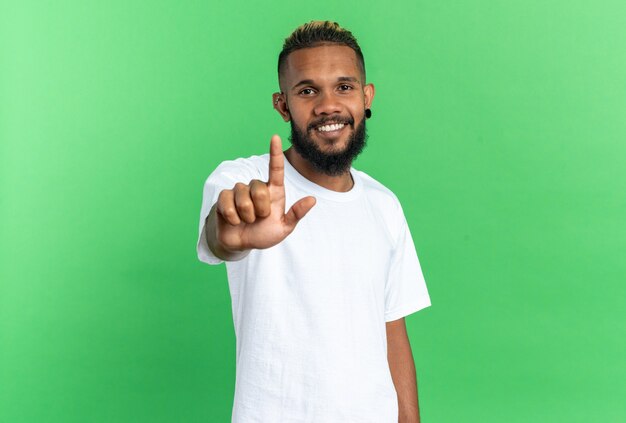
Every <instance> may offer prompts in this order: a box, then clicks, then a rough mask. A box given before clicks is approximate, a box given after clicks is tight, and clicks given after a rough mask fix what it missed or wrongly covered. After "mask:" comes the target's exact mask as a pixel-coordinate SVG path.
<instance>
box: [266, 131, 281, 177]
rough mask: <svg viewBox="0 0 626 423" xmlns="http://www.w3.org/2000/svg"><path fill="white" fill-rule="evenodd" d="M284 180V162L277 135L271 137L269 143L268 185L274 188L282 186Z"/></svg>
mask: <svg viewBox="0 0 626 423" xmlns="http://www.w3.org/2000/svg"><path fill="white" fill-rule="evenodd" d="M284 179H285V162H284V158H283V143H282V141H281V139H280V137H279V136H278V135H274V136H272V140H271V141H270V172H269V181H268V182H269V183H270V184H271V185H274V186H279V187H281V186H283V181H284Z"/></svg>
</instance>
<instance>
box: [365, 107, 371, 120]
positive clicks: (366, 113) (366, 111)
mask: <svg viewBox="0 0 626 423" xmlns="http://www.w3.org/2000/svg"><path fill="white" fill-rule="evenodd" d="M371 117H372V111H371V110H370V109H365V118H366V119H369V118H371Z"/></svg>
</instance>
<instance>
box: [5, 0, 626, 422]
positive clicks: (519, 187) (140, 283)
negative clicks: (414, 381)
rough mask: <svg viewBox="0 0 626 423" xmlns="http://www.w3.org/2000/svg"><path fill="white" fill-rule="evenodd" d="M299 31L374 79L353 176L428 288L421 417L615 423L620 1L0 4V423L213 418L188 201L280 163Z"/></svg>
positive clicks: (623, 50)
mask: <svg viewBox="0 0 626 423" xmlns="http://www.w3.org/2000/svg"><path fill="white" fill-rule="evenodd" d="M312 19H331V20H336V21H337V22H339V23H340V24H341V25H343V26H345V27H347V28H349V29H351V30H352V31H353V32H354V34H355V35H356V36H357V37H358V39H359V42H360V43H361V45H362V47H363V51H364V54H365V58H366V64H367V70H368V79H369V81H370V82H373V83H374V84H375V85H376V89H377V92H376V98H375V100H374V104H373V107H372V111H373V117H372V119H371V120H370V121H368V129H369V134H370V137H369V145H368V147H367V148H366V150H365V152H364V153H363V155H362V157H360V158H359V159H358V161H357V162H356V164H355V167H357V168H358V169H361V170H364V171H366V172H367V173H369V174H370V175H372V176H374V177H375V178H377V179H378V180H380V181H381V182H383V183H384V184H386V185H387V186H388V187H389V188H391V189H392V190H394V192H395V193H396V194H397V195H398V197H399V198H400V200H401V201H402V203H403V206H404V210H405V213H406V215H407V219H408V221H409V224H410V226H411V230H412V232H413V236H414V239H415V243H416V247H417V251H418V254H419V256H420V260H421V263H422V267H423V270H424V275H425V277H426V281H427V284H428V288H429V291H430V294H431V300H432V303H433V305H432V307H430V308H428V309H425V310H423V311H421V312H419V313H416V314H413V315H411V316H409V317H407V325H408V328H409V331H410V338H411V342H412V346H413V351H414V356H415V361H416V366H417V372H418V386H419V393H420V403H421V408H422V418H423V421H425V422H439V423H441V422H451V423H456V422H482V423H486V422H507V423H514V422H520V423H521V422H529V421H532V422H564V421H567V422H590V421H594V422H623V421H626V405H625V404H626V402H624V398H625V397H626V387H625V383H624V381H625V380H626V366H625V365H624V357H625V356H626V348H625V347H626V345H625V342H624V339H626V333H625V332H626V331H625V324H624V322H625V320H626V316H625V313H624V310H625V308H626V307H625V305H626V304H625V298H626V295H625V294H626V292H625V291H626V289H625V283H624V282H626V260H625V256H626V196H625V191H626V171H625V169H624V168H625V166H624V161H625V155H626V145H625V141H626V71H625V69H626V25H624V22H626V3H624V2H623V1H621V0H620V1H617V0H615V1H608V0H599V1H596V2H594V3H592V2H588V1H587V2H583V1H565V0H560V1H538V0H531V1H528V0H527V1H486V0H482V1H454V2H434V1H433V2H425V1H402V2H380V3H371V4H370V3H367V2H361V1H344V2H340V3H338V2H333V1H327V0H324V1H318V2H315V3H308V4H298V3H294V2H291V1H275V2H272V3H271V4H269V3H267V2H261V1H256V2H248V3H238V2H226V3H223V2H212V1H204V2H200V1H184V2H175V1H172V2H154V1H131V2H128V1H117V0H116V1H107V2H101V1H93V0H91V1H58V2H33V1H21V2H18V1H13V2H8V1H2V2H0V421H2V422H11V423H12V422H175V421H181V422H227V421H230V412H231V407H232V398H233V388H234V376H235V373H234V372H235V365H234V359H235V339H234V332H233V323H232V314H231V309H230V297H229V293H228V286H227V281H226V274H225V269H224V267H223V266H218V267H210V266H208V265H205V264H203V263H200V262H199V261H198V260H197V258H196V255H195V254H196V253H195V243H196V237H197V224H198V215H199V211H200V204H201V196H202V185H203V183H204V180H205V178H206V177H207V176H208V174H209V173H210V172H211V171H212V170H213V169H214V168H215V166H216V165H217V164H218V163H219V162H221V161H222V160H225V159H230V158H234V157H240V156H250V155H252V154H263V153H265V152H266V151H267V148H268V143H269V139H270V136H271V135H272V134H273V133H279V134H280V135H282V136H283V140H284V143H285V147H286V145H287V136H288V134H289V126H288V124H285V123H284V122H283V121H282V120H281V119H280V117H279V116H278V114H277V113H276V112H275V111H274V110H273V109H272V107H271V94H272V92H274V90H276V88H277V81H276V58H277V56H278V53H279V51H280V46H281V42H282V40H283V39H284V37H286V36H287V35H288V34H289V33H290V31H291V30H292V29H294V28H295V27H296V26H297V25H299V24H301V23H304V22H306V21H309V20H312ZM320 423H323V422H320Z"/></svg>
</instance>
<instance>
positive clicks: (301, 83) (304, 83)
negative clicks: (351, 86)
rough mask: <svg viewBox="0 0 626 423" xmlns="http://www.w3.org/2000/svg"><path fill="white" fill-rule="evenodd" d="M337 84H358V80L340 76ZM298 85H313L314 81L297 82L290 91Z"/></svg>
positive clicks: (352, 77)
mask: <svg viewBox="0 0 626 423" xmlns="http://www.w3.org/2000/svg"><path fill="white" fill-rule="evenodd" d="M337 82H355V83H359V80H358V78H355V77H354V76H340V77H338V78H337ZM300 85H315V81H313V80H312V79H303V80H302V81H300V82H298V83H297V84H296V85H294V86H293V87H292V88H291V89H292V90H293V89H295V88H296V87H299V86H300Z"/></svg>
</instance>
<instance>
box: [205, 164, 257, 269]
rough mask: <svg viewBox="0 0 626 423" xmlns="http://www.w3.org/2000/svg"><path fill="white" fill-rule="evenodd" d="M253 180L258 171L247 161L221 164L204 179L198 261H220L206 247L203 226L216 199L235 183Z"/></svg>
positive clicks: (216, 262) (215, 262) (214, 262)
mask: <svg viewBox="0 0 626 423" xmlns="http://www.w3.org/2000/svg"><path fill="white" fill-rule="evenodd" d="M253 179H261V174H260V172H259V170H258V169H257V168H256V167H255V166H254V164H253V163H252V162H251V161H250V160H248V159H236V160H227V161H224V162H222V163H221V164H220V165H219V166H218V167H217V168H216V169H215V170H214V171H213V172H212V173H211V174H210V175H209V177H208V178H207V179H206V182H205V183H204V189H203V191H202V207H201V209H200V223H199V225H198V243H197V245H196V251H197V253H198V259H199V260H200V261H202V262H204V263H208V264H220V263H222V262H223V260H222V259H220V258H218V257H216V256H215V254H213V252H212V251H211V250H210V249H209V246H208V245H207V239H206V233H205V230H204V224H205V220H206V218H207V216H208V215H209V212H210V211H211V208H213V205H214V204H215V203H216V202H217V197H218V196H219V195H220V192H222V191H223V190H225V189H232V188H233V187H234V186H235V184H236V183H237V182H242V183H244V184H248V183H250V181H251V180H253Z"/></svg>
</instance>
